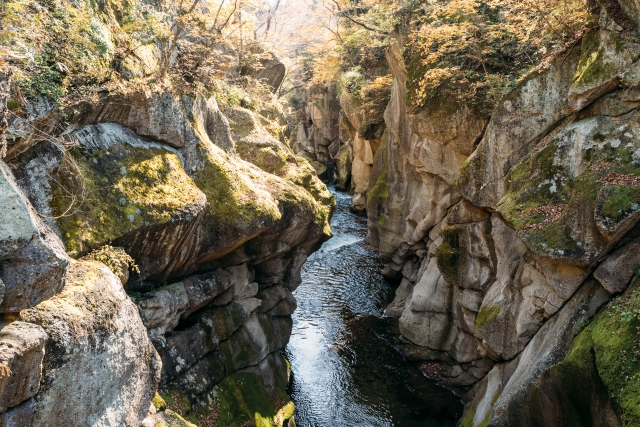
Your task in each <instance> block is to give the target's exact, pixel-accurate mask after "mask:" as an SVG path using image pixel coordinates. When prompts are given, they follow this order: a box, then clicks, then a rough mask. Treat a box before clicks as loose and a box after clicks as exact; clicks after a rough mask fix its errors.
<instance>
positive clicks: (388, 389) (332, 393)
mask: <svg viewBox="0 0 640 427" xmlns="http://www.w3.org/2000/svg"><path fill="white" fill-rule="evenodd" d="M334 195H335V196H336V200H337V202H338V207H337V210H336V213H335V215H334V217H333V220H332V221H331V226H332V229H333V232H334V235H335V237H334V238H333V239H331V240H330V241H328V242H327V243H325V244H324V246H323V247H322V249H321V250H320V251H318V252H316V253H315V254H313V255H312V256H311V257H309V260H308V261H307V263H306V264H305V266H304V267H303V272H302V279H303V282H302V285H300V287H299V288H298V290H296V292H295V293H294V294H295V296H296V298H297V300H298V309H297V310H296V312H295V313H294V315H293V335H292V337H291V341H290V343H289V345H288V346H287V349H286V356H287V358H288V359H289V361H290V362H291V368H292V381H291V384H290V386H289V393H290V395H291V397H292V399H293V401H294V403H295V405H296V415H295V417H296V424H297V426H298V427H360V426H362V427H413V426H420V427H453V426H455V420H456V419H457V418H459V416H460V415H461V412H462V405H461V404H460V403H459V400H458V399H457V398H456V397H455V396H453V395H452V394H451V393H450V392H448V391H447V390H445V389H443V388H441V387H439V386H437V385H436V384H435V382H434V381H432V380H429V379H427V378H425V377H424V376H423V375H422V373H421V372H420V370H419V369H418V368H417V367H416V366H415V365H413V364H411V363H408V362H406V361H405V360H404V359H403V358H402V356H401V355H400V353H399V352H398V351H397V348H396V346H397V343H398V342H397V336H398V330H397V320H393V319H388V318H384V317H383V316H382V313H383V311H384V308H385V306H386V305H387V304H388V303H389V302H390V301H391V300H392V299H393V288H392V287H391V286H390V285H389V284H388V283H386V282H385V280H384V279H383V278H382V276H381V275H380V271H381V270H382V267H383V265H382V264H381V262H380V261H379V260H378V258H377V256H376V253H375V252H373V251H370V250H367V249H365V247H364V238H365V236H366V231H367V226H366V219H364V218H360V217H357V216H355V215H353V214H351V213H350V212H349V205H350V197H349V196H348V195H346V194H342V193H335V192H334Z"/></svg>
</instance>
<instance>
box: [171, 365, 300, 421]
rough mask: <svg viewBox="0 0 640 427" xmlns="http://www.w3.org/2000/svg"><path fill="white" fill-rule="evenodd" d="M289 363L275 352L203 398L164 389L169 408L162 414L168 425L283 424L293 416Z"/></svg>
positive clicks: (225, 381)
mask: <svg viewBox="0 0 640 427" xmlns="http://www.w3.org/2000/svg"><path fill="white" fill-rule="evenodd" d="M289 375H290V372H289V364H288V363H287V362H286V361H285V360H284V358H283V357H282V356H281V355H280V354H273V355H270V356H269V357H267V358H266V359H264V361H262V362H261V363H260V364H258V365H256V366H253V367H250V368H246V369H242V370H240V371H238V372H236V373H234V374H232V375H229V376H227V377H226V378H225V379H224V380H222V381H221V382H220V383H218V384H217V385H216V386H215V387H214V388H213V389H212V390H211V391H210V392H208V393H206V394H205V395H203V396H202V397H201V399H200V401H198V402H195V403H192V402H191V401H190V400H189V399H188V398H187V397H186V396H185V395H184V394H183V393H181V392H180V391H177V390H171V389H169V390H168V391H166V392H163V393H161V394H162V397H163V400H164V401H165V402H166V406H167V408H169V409H168V410H166V412H165V413H163V414H161V419H163V420H167V421H165V422H166V423H167V425H169V426H171V425H172V424H170V423H171V422H173V423H176V424H175V425H185V426H186V425H189V424H177V422H176V421H171V418H173V419H179V420H181V422H183V423H189V422H191V423H193V424H195V425H210V426H214V427H241V426H245V425H255V426H256V427H282V426H283V425H287V424H286V423H287V421H289V420H290V419H292V418H293V411H294V407H293V402H291V399H290V398H289V396H288V395H287V393H286V392H285V391H284V390H285V387H286V385H287V383H288V382H289Z"/></svg>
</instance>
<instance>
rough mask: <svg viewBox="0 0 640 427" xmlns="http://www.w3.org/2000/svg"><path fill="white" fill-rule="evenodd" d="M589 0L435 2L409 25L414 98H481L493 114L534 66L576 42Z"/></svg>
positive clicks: (416, 104)
mask: <svg viewBox="0 0 640 427" xmlns="http://www.w3.org/2000/svg"><path fill="white" fill-rule="evenodd" d="M588 17H589V14H588V10H587V7H586V6H585V4H584V3H583V1H582V0H484V1H480V0H449V1H436V0H429V1H423V2H420V5H419V6H418V7H416V9H415V10H414V12H413V15H412V20H411V22H410V28H411V32H410V34H409V43H408V45H407V51H406V53H405V57H406V59H407V62H408V64H409V68H410V74H411V75H410V77H411V78H410V80H412V81H413V85H412V87H411V89H412V90H411V91H410V93H409V103H410V105H411V106H412V107H413V108H422V107H425V106H428V105H431V104H433V103H434V102H435V103H438V102H439V101H441V100H444V99H447V100H449V101H450V100H452V99H453V100H457V101H459V102H465V103H476V104H477V105H475V107H478V108H479V109H480V110H481V111H484V112H489V111H490V110H491V108H492V107H493V105H495V102H496V101H497V100H498V99H499V98H500V97H502V96H503V95H504V94H505V93H507V92H508V91H509V90H511V89H512V88H513V86H514V85H515V83H516V82H517V81H518V79H519V78H521V77H522V76H523V75H524V74H525V73H526V72H527V71H528V70H529V69H531V67H534V66H536V65H538V64H540V63H541V62H543V61H544V60H545V58H550V57H552V56H553V55H555V54H557V53H558V52H559V51H563V50H565V49H566V48H568V47H570V46H572V45H574V44H575V43H576V42H577V40H579V38H580V37H581V36H582V34H583V32H584V29H585V27H586V25H587V23H588Z"/></svg>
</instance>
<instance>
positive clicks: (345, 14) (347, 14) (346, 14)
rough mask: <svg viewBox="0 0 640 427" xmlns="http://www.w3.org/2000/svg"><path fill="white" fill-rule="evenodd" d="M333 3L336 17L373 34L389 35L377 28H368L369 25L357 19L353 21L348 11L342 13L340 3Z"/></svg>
mask: <svg viewBox="0 0 640 427" xmlns="http://www.w3.org/2000/svg"><path fill="white" fill-rule="evenodd" d="M332 1H333V3H334V4H335V5H336V7H337V8H338V12H339V13H338V16H342V17H344V18H347V19H348V20H349V21H351V22H353V23H354V24H356V25H359V26H361V27H362V28H365V29H367V30H369V31H373V32H374V33H380V34H384V35H385V36H388V35H390V34H391V33H389V32H388V31H383V30H381V29H379V28H373V27H370V26H369V25H367V24H365V23H364V22H361V21H358V20H357V19H355V18H354V17H352V16H351V14H350V13H349V12H348V11H343V10H342V8H341V7H340V3H338V0H332Z"/></svg>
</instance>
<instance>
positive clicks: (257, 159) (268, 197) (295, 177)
mask: <svg viewBox="0 0 640 427" xmlns="http://www.w3.org/2000/svg"><path fill="white" fill-rule="evenodd" d="M103 101H104V102H101V103H99V104H96V105H90V104H81V105H78V106H77V112H76V113H75V114H74V116H73V118H72V120H71V121H72V125H71V127H70V128H69V129H68V135H69V137H70V138H72V139H73V140H74V141H75V142H76V143H77V148H76V149H75V150H73V152H71V153H66V154H63V153H62V152H61V151H60V150H59V149H58V148H57V146H56V144H54V143H49V142H47V141H44V142H41V143H39V144H37V145H34V146H31V147H28V148H27V150H26V151H24V152H23V153H22V154H20V155H19V156H18V157H17V158H16V159H15V160H14V163H15V165H16V174H17V175H18V177H19V178H18V180H19V183H20V186H21V188H22V189H23V190H24V191H26V193H27V194H28V195H29V198H30V200H31V202H32V203H34V204H35V206H36V208H37V209H38V211H39V212H42V213H43V214H44V215H45V216H47V217H49V218H55V219H48V220H47V221H48V223H49V225H50V226H51V228H52V229H54V230H55V231H56V233H57V234H58V235H59V237H60V238H61V239H62V241H63V242H64V245H65V246H66V249H67V251H68V252H69V253H70V254H72V255H74V256H82V255H85V254H87V253H88V252H89V251H91V250H93V249H97V248H99V247H101V246H102V245H105V244H111V245H114V246H117V247H120V248H122V249H123V250H124V251H125V252H126V253H127V254H128V255H130V256H131V257H133V259H134V260H135V263H136V264H137V267H138V269H139V271H138V270H134V269H132V270H130V271H129V272H128V273H129V279H128V281H126V285H125V286H126V290H127V291H129V292H130V293H131V297H132V299H133V300H134V301H135V303H136V304H137V307H135V306H131V305H130V304H131V303H130V301H129V300H128V299H127V300H126V301H125V300H123V298H122V297H123V296H124V297H125V298H126V295H125V294H124V290H122V286H120V287H119V288H118V290H117V291H116V290H114V289H112V287H113V285H114V283H111V279H112V278H113V277H115V276H113V275H110V276H109V275H107V274H106V272H105V271H103V270H100V269H99V268H98V269H96V267H95V266H96V264H92V263H84V262H82V263H74V264H73V265H72V270H73V272H72V274H71V276H70V278H69V280H68V281H67V282H68V283H67V287H66V288H65V289H63V290H62V293H61V294H59V295H56V296H55V297H54V299H52V300H49V301H45V302H42V303H40V305H38V306H37V307H35V308H30V309H28V310H26V311H24V312H23V314H22V315H23V318H24V319H25V320H27V321H29V322H33V323H37V324H41V325H43V327H44V328H45V330H46V331H47V333H49V335H50V336H51V338H50V339H49V344H48V345H47V350H46V354H45V365H44V366H45V369H44V379H43V382H42V387H41V390H40V392H39V393H38V394H37V395H36V396H35V397H34V399H35V402H36V407H37V410H36V414H35V417H36V418H35V421H34V425H44V424H43V423H44V420H45V419H49V420H56V422H60V425H65V424H64V422H63V421H62V417H63V414H65V413H66V414H71V416H72V418H73V419H81V420H90V422H91V423H97V424H96V425H137V424H136V423H140V422H142V420H143V419H144V420H145V421H144V423H146V424H149V425H155V424H153V422H154V420H156V421H157V422H165V421H161V419H163V418H166V419H167V420H178V418H176V417H174V416H173V415H171V413H170V411H171V410H175V411H178V412H180V413H182V415H184V416H185V417H186V418H188V419H190V420H191V421H193V422H197V421H198V419H199V417H201V416H208V414H209V413H210V412H211V411H214V410H215V407H216V405H217V404H219V403H220V402H219V399H218V398H216V394H215V393H216V392H215V390H217V389H216V387H219V384H220V383H221V382H224V381H231V380H228V378H229V376H231V375H240V376H241V377H243V376H244V375H245V374H246V375H249V374H250V377H251V378H253V381H254V382H255V384H256V385H260V386H261V387H265V388H266V389H265V390H266V391H265V396H279V397H282V395H283V393H284V384H286V382H287V378H286V377H287V372H286V368H285V369H284V370H283V369H281V368H282V366H280V365H281V363H280V362H278V361H277V359H278V357H279V352H280V351H281V350H282V349H284V347H285V346H286V344H287V342H288V339H289V335H290V333H291V327H292V325H291V313H292V312H293V310H295V308H296V301H295V298H294V297H293V294H292V291H293V290H295V288H296V287H297V286H298V285H299V284H300V282H301V277H300V270H301V267H302V264H303V263H304V261H305V260H306V258H307V256H308V255H309V254H310V253H311V252H313V251H314V250H315V249H317V248H318V247H319V246H320V245H321V244H322V243H323V242H324V240H326V239H327V238H328V237H330V235H331V234H330V230H329V226H328V220H329V217H330V215H331V213H332V210H333V206H334V204H335V202H334V200H333V197H332V196H331V193H330V192H328V191H327V189H326V187H325V186H324V185H323V184H322V183H321V182H320V181H319V180H318V177H317V176H316V174H315V172H314V169H313V167H312V166H311V165H310V164H309V162H308V161H307V160H305V159H302V158H299V157H297V156H296V155H295V154H293V152H292V151H291V149H290V148H289V147H287V146H286V145H285V144H283V143H282V142H280V141H279V140H278V139H276V138H274V136H273V135H271V134H270V133H269V132H268V131H267V130H266V129H265V126H267V125H269V124H270V123H271V122H270V119H267V118H265V117H263V116H260V115H259V114H257V113H255V112H253V111H250V110H246V109H244V108H241V107H234V108H228V107H225V108H224V112H225V114H223V112H222V111H220V110H219V109H218V106H217V104H216V102H215V100H213V98H211V99H209V100H206V99H203V98H201V97H195V98H188V97H186V96H182V97H177V96H174V95H172V94H170V93H150V94H131V95H127V96H124V97H122V96H115V97H107V98H105V99H104V100H103ZM125 110H126V111H125ZM74 111H76V110H74ZM227 115H228V117H229V119H227V118H226V116H227ZM160 122H162V125H161V126H160V125H157V124H158V123H160ZM232 138H233V139H232ZM65 190H66V191H65ZM69 190H71V191H69ZM69 193H71V195H70V194H69ZM72 195H76V196H78V197H79V198H80V199H82V203H77V202H76V201H74V197H71V196H72ZM90 266H93V267H90ZM107 276H109V277H107ZM116 281H117V283H118V284H120V282H119V280H118V279H117V278H116ZM76 282H77V283H76ZM98 282H108V286H105V289H104V290H101V291H98V290H96V289H95V287H96V286H97V285H96V283H98ZM70 283H74V284H77V285H78V286H77V287H75V286H71V284H70ZM109 293H113V295H112V296H113V298H112V299H113V300H111V299H110V298H111V297H110V296H109V295H110V294H109ZM91 298H94V299H97V301H96V302H95V305H96V307H95V309H94V311H95V313H94V312H92V311H91V310H90V308H89V307H88V306H87V304H89V305H90V303H89V301H90V300H91ZM101 301H102V302H101ZM38 302H39V301H38ZM72 305H76V306H77V307H78V310H80V312H79V313H76V314H75V316H76V317H78V316H80V317H79V319H80V320H78V321H77V322H79V323H77V325H76V326H73V327H71V326H69V325H68V322H69V321H70V320H67V317H65V316H67V314H66V313H67V312H69V313H70V310H71V309H70V307H71V306H72ZM103 305H104V307H103ZM91 307H93V306H91ZM132 307H133V308H132ZM70 315H71V314H69V316H70ZM52 316H58V317H60V316H61V317H62V321H60V322H52V321H51V319H52ZM92 316H94V317H95V316H97V318H100V319H103V322H102V323H100V322H99V321H98V320H96V319H95V318H94V317H92ZM65 322H67V323H65ZM74 325H75V324H74ZM127 325H128V326H127ZM125 327H126V328H127V332H126V333H125V331H124V329H125ZM141 331H142V332H144V337H140V336H139V334H140V333H141ZM94 335H98V336H99V337H100V338H99V339H100V340H102V341H99V342H98V344H97V345H98V347H99V348H100V349H102V350H100V351H98V352H97V353H95V352H94V353H91V352H90V351H89V350H88V348H89V347H88V346H89V345H90V343H91V342H92V340H95V339H94V338H92V337H93V336H94ZM147 336H148V337H147ZM133 342H136V344H137V347H134V346H133ZM151 343H152V345H151ZM71 345H73V346H74V348H76V350H75V351H74V352H72V351H71V349H70V347H69V346H71ZM154 346H155V347H154ZM67 349H69V354H71V355H72V356H68V355H66V351H67ZM78 349H80V350H78ZM103 350H104V351H103ZM156 351H157V352H158V353H159V357H158V360H156V358H155V357H154V355H155V354H156V353H155V352H156ZM109 352H112V353H116V352H119V353H120V355H119V356H115V355H112V356H109V354H108V353H109ZM125 355H126V357H130V358H131V359H132V361H129V362H124V361H122V360H120V359H118V358H119V357H120V358H122V357H125ZM160 360H161V361H162V362H161V363H160ZM103 362H104V363H103ZM96 363H98V364H100V366H101V367H100V368H95V369H94V368H92V367H91V366H93V365H94V364H96ZM114 363H120V364H121V368H118V369H122V370H123V371H122V375H120V374H119V373H118V372H120V371H118V370H117V369H115V370H114V371H113V372H116V373H115V374H113V373H112V374H113V377H114V378H113V380H112V379H111V378H107V377H106V375H105V373H104V372H105V371H104V370H106V369H111V368H110V366H111V365H112V364H114ZM274 363H275V365H277V366H278V367H277V369H276V368H275V367H273V366H272V365H274ZM275 365H274V366H275ZM265 366H272V368H273V369H271V368H269V369H267V368H266V367H265ZM145 369H146V371H145ZM240 371H242V374H240ZM245 371H246V372H245ZM86 375H90V376H91V380H89V381H86V384H85V385H84V386H83V387H84V388H80V389H79V390H78V393H85V394H87V395H88V394H96V395H98V396H109V397H108V398H98V399H97V400H96V401H95V402H89V403H87V405H85V406H79V407H77V408H74V409H69V408H68V405H70V404H71V403H70V402H71V401H72V400H73V399H79V398H80V397H79V395H76V394H69V395H67V396H63V389H64V387H67V386H69V384H70V383H71V382H72V381H81V380H82V379H83V378H84V377H85V376H86ZM128 375H133V377H131V376H128ZM94 379H95V380H94ZM107 380H109V381H110V382H109V381H107ZM99 381H106V383H105V384H104V385H103V387H104V388H105V390H103V392H101V393H98V392H97V390H95V387H97V383H98V382H99ZM156 381H157V382H156ZM274 382H275V384H276V385H274ZM158 383H159V384H160V390H161V392H162V394H163V396H165V397H166V398H167V401H168V402H174V400H172V399H174V397H172V396H179V398H180V399H183V398H184V399H187V400H186V401H188V402H189V407H182V406H180V405H178V404H172V403H170V404H169V408H170V409H168V410H167V411H166V412H162V411H161V414H150V413H149V402H150V399H151V396H153V394H154V393H155V391H156V385H157V384H158ZM270 384H271V385H270ZM274 387H281V389H279V390H276V389H275V388H274ZM134 389H135V390H137V395H136V396H135V397H131V398H130V396H133V394H134V393H136V392H135V391H134ZM127 399H128V400H129V401H128V402H127V403H126V404H124V403H123V404H122V407H121V408H117V409H113V408H110V407H109V403H108V402H107V401H109V402H124V401H125V400H127ZM281 401H282V402H284V403H283V404H286V405H284V406H282V407H278V408H275V409H274V410H275V411H276V413H278V414H279V413H280V412H279V411H281V410H285V409H283V408H285V407H286V408H288V409H286V411H285V412H286V413H287V417H283V416H279V418H277V420H279V421H277V422H279V423H282V422H284V420H285V419H288V418H289V417H291V415H292V412H291V411H289V409H291V408H289V406H290V405H289V400H288V399H286V401H284V400H282V399H280V398H279V400H277V401H274V402H271V403H269V405H272V406H273V405H276V406H277V405H280V404H281V403H282V402H281ZM176 402H178V401H177V400H176ZM180 402H182V400H180ZM216 402H218V403H216ZM54 403H57V404H58V407H57V408H54ZM118 405H120V403H118ZM152 412H153V411H152ZM289 412H291V413H289ZM176 413H177V412H174V413H173V414H174V415H175V414H176ZM276 413H274V414H273V416H274V417H275V416H276V415H277V414H276ZM203 414H204V415H203ZM247 414H248V412H247V413H244V412H242V413H236V414H235V415H234V417H235V418H234V419H230V420H228V422H229V424H226V425H241V424H243V423H244V422H246V421H248V420H249V419H246V417H247V416H249V415H250V417H249V418H250V419H252V417H253V413H251V414H249V415H247ZM283 414H284V413H283ZM281 415H282V414H281ZM158 420H160V421H158ZM274 420H276V418H273V420H272V421H270V422H275V421H274ZM168 422H169V421H167V422H165V424H166V423H168ZM171 422H173V421H171ZM176 422H178V421H176ZM146 424H145V425H146Z"/></svg>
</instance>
